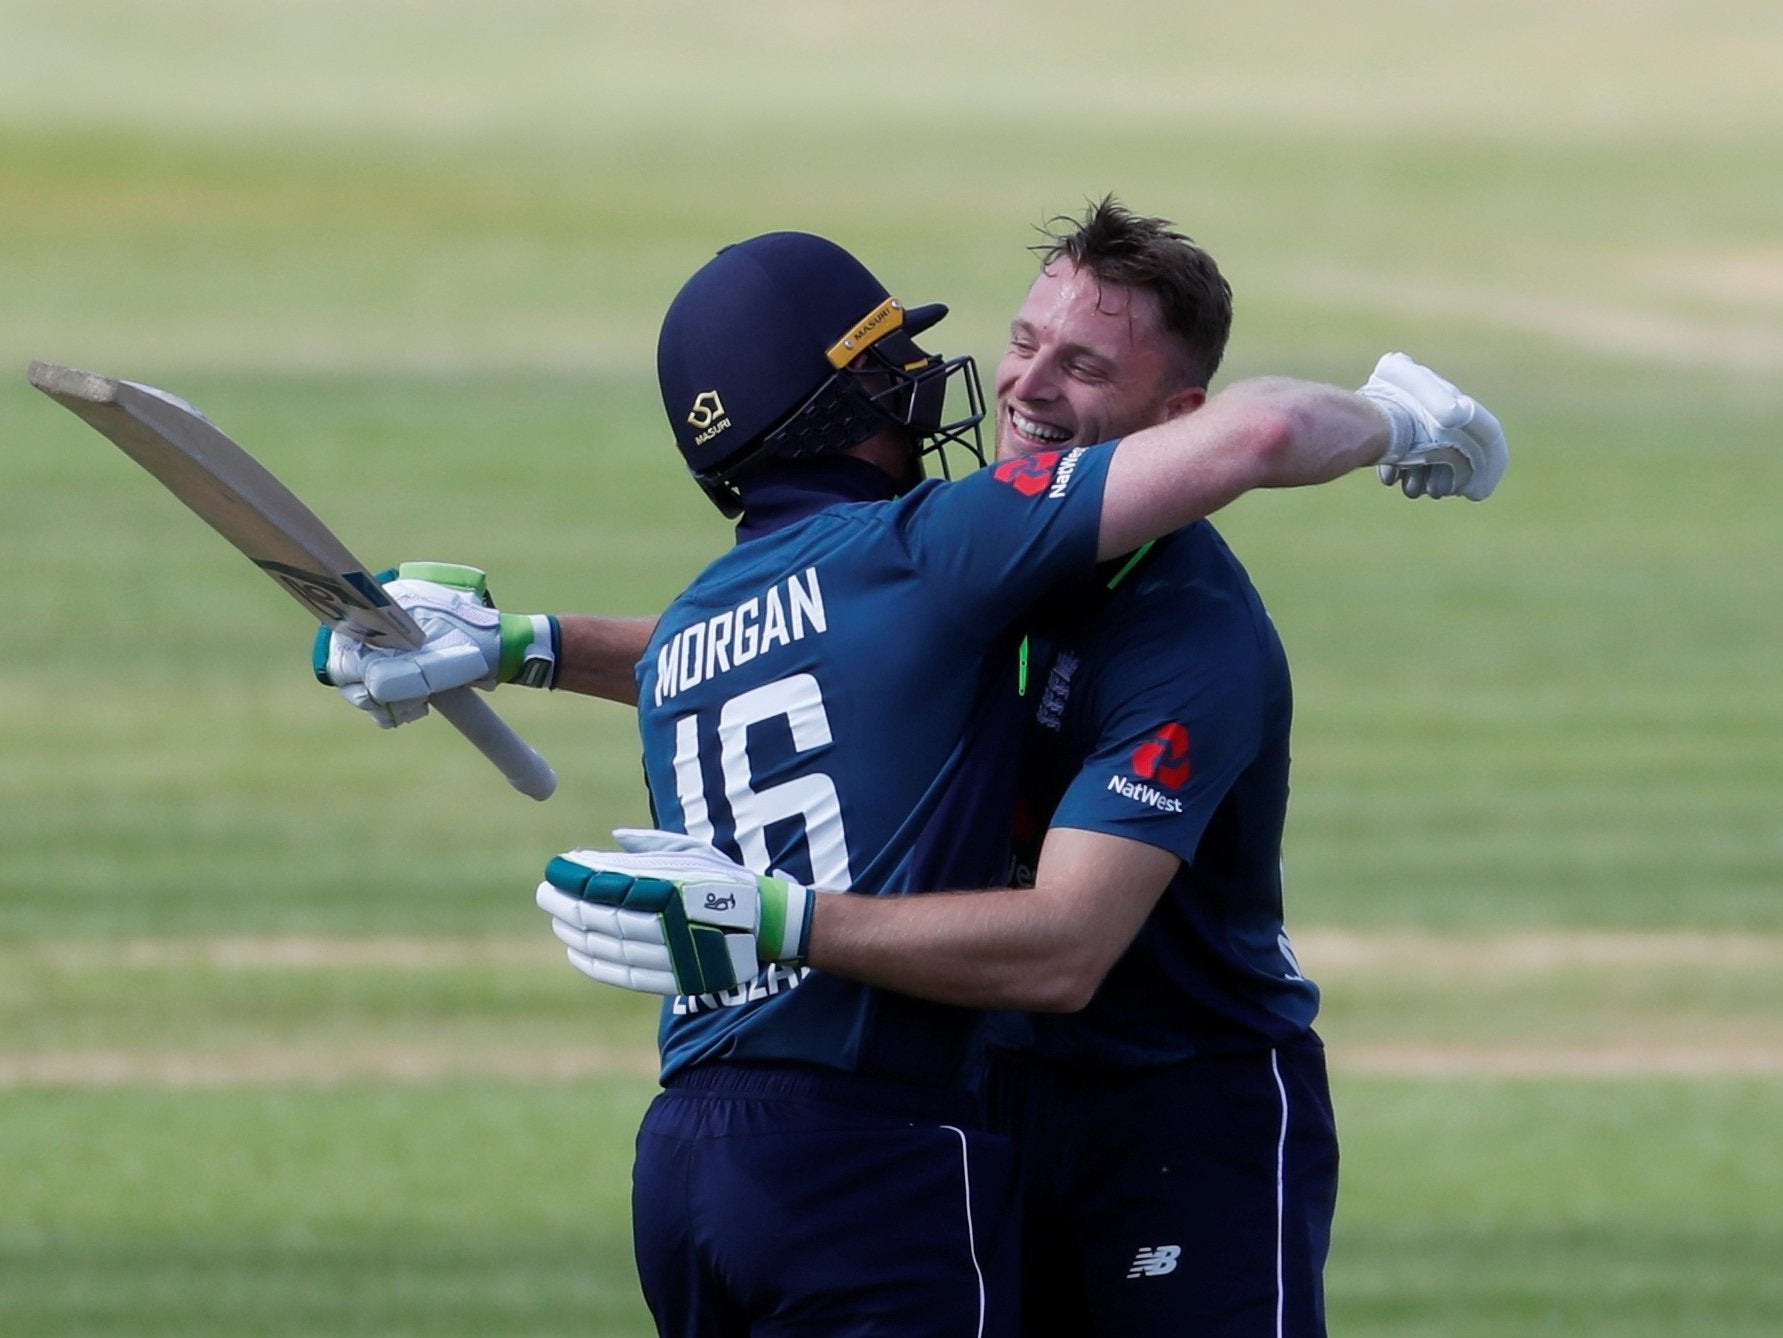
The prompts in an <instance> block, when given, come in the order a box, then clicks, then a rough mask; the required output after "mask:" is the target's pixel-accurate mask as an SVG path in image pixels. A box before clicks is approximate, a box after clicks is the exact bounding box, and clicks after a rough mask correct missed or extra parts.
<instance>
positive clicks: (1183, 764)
mask: <svg viewBox="0 0 1783 1338" xmlns="http://www.w3.org/2000/svg"><path fill="white" fill-rule="evenodd" d="M1133 771H1134V774H1135V775H1138V776H1139V777H1141V778H1142V779H1144V780H1149V781H1156V782H1157V783H1158V784H1159V785H1162V786H1163V787H1164V788H1165V789H1166V790H1180V789H1182V787H1183V786H1184V785H1186V784H1188V780H1189V771H1190V768H1189V731H1188V730H1186V729H1184V728H1183V727H1182V726H1181V725H1179V724H1177V723H1176V722H1175V721H1172V722H1171V723H1170V724H1168V725H1165V726H1164V728H1163V729H1161V730H1159V731H1158V732H1157V733H1156V734H1154V735H1152V737H1151V738H1149V739H1147V740H1146V741H1145V742H1144V743H1142V744H1140V745H1139V747H1137V748H1136V749H1134V750H1133Z"/></svg>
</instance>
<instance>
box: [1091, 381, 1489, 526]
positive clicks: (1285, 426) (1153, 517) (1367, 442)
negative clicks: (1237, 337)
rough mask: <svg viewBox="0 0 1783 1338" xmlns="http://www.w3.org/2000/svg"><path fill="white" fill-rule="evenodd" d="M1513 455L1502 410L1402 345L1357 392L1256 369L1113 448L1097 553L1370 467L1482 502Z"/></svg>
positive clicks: (1428, 491) (1409, 487) (1414, 491)
mask: <svg viewBox="0 0 1783 1338" xmlns="http://www.w3.org/2000/svg"><path fill="white" fill-rule="evenodd" d="M1507 460H1508V451H1507V449H1506V445H1505V437H1504V430H1503V428H1501V427H1500V426H1499V423H1498V420H1497V419H1496V418H1494V417H1493V416H1492V414H1491V413H1489V412H1488V411H1487V410H1486V408H1485V407H1484V406H1483V405H1481V404H1479V403H1478V402H1476V401H1475V400H1474V399H1473V398H1472V397H1471V396H1468V395H1465V394H1463V393H1462V392H1461V391H1460V390H1459V389H1457V388H1456V387H1455V386H1454V385H1453V384H1451V383H1450V382H1448V381H1446V380H1444V379H1443V378H1442V377H1441V376H1438V375H1437V374H1436V373H1435V372H1433V371H1431V370H1430V369H1429V368H1428V367H1424V366H1422V365H1421V364H1419V363H1416V362H1414V361H1412V359H1410V358H1408V357H1406V356H1405V354H1403V353H1389V354H1387V355H1386V356H1385V357H1383V358H1381V360H1380V361H1379V362H1378V363H1377V364H1376V366H1375V370H1374V374H1373V375H1372V376H1371V377H1369V379H1368V381H1367V383H1366V384H1365V385H1364V386H1363V387H1362V389H1361V390H1360V391H1355V392H1351V391H1347V390H1340V389H1338V388H1337V387H1336V386H1330V385H1322V384H1320V383H1318V382H1313V381H1297V380H1294V379H1293V378H1290V377H1276V376H1272V377H1256V378H1253V379H1251V380H1247V381H1239V382H1237V383H1235V384H1233V385H1232V386H1229V387H1228V388H1227V389H1225V390H1222V391H1221V392H1220V393H1219V394H1217V395H1214V396H1212V397H1210V398H1209V399H1208V401H1207V403H1206V404H1205V405H1203V406H1202V407H1201V408H1200V409H1199V410H1197V411H1196V412H1195V413H1192V414H1183V415H1179V416H1178V417H1176V418H1172V419H1170V420H1169V421H1168V422H1165V423H1161V424H1159V425H1158V426H1156V427H1151V428H1147V429H1146V430H1145V431H1143V432H1136V433H1134V434H1133V435H1132V436H1130V437H1127V438H1126V439H1124V440H1123V441H1122V442H1121V443H1120V444H1119V445H1118V446H1117V447H1116V448H1115V453H1114V459H1113V460H1111V461H1110V462H1109V467H1108V482H1107V485H1106V488H1105V491H1104V493H1103V502H1102V529H1101V535H1100V540H1099V543H1098V552H1099V556H1101V557H1102V558H1110V557H1118V556H1119V555H1120V554H1122V553H1129V552H1131V551H1132V550H1133V549H1135V548H1137V547H1138V546H1139V545H1140V544H1142V543H1145V542H1146V541H1147V540H1149V539H1155V538H1157V537H1159V536H1160V535H1163V534H1168V533H1169V532H1170V531H1172V530H1175V529H1180V528H1181V527H1182V526H1184V525H1187V524H1190V523H1191V522H1193V521H1196V520H1200V519H1201V518H1202V517H1204V516H1208V515H1211V514H1212V513H1213V512H1215V511H1217V510H1219V509H1220V508H1221V507H1223V506H1225V505H1226V504H1227V503H1228V502H1231V501H1233V500H1235V499H1236V498H1238V497H1239V496H1241V495H1243V494H1244V493H1246V492H1248V491H1250V490H1251V489H1253V488H1297V487H1304V486H1307V485H1311V484H1316V483H1328V482H1330V481H1331V480H1332V479H1336V478H1340V477H1342V476H1343V475H1344V474H1347V473H1349V472H1350V471H1351V470H1355V469H1360V468H1361V467H1363V466H1364V465H1378V466H1380V469H1381V478H1382V481H1383V482H1388V483H1395V482H1397V483H1400V484H1401V485H1402V486H1403V487H1404V489H1405V493H1406V495H1407V496H1408V497H1419V496H1429V497H1445V496H1451V495H1459V496H1462V497H1466V498H1469V499H1470V500H1472V501H1476V502H1477V501H1482V500H1484V499H1485V498H1486V497H1488V496H1489V495H1491V493H1492V491H1493V489H1494V488H1496V487H1497V486H1498V481H1499V479H1501V478H1502V477H1503V476H1504V470H1505V465H1506V462H1507Z"/></svg>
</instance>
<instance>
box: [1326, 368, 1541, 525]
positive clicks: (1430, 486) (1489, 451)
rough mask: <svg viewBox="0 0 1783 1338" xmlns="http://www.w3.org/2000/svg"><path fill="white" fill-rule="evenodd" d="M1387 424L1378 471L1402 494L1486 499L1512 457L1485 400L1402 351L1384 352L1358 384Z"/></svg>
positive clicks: (1500, 428)
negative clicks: (1364, 381) (1385, 445)
mask: <svg viewBox="0 0 1783 1338" xmlns="http://www.w3.org/2000/svg"><path fill="white" fill-rule="evenodd" d="M1360 393H1361V394H1362V395H1363V396H1364V397H1365V398H1367V399H1369V400H1372V401H1373V402H1374V403H1375V404H1376V405H1377V406H1379V408H1380V409H1381V411H1382V412H1383V413H1384V414H1385V415H1386V418H1387V421H1388V423H1389V425H1390V427H1391V430H1392V440H1391V443H1390V445H1389V446H1388V449H1387V453H1386V454H1385V455H1384V456H1383V457H1382V458H1381V461H1380V463H1379V465H1378V466H1377V470H1376V473H1377V474H1378V476H1379V478H1380V480H1381V482H1382V483H1385V484H1389V485H1391V484H1393V483H1395V482H1397V483H1398V484H1399V485H1400V488H1401V490H1402V491H1403V492H1404V493H1405V495H1406V496H1407V497H1423V496H1428V497H1433V498H1434V497H1451V496H1456V495H1459V496H1462V497H1466V498H1468V499H1469V500H1471V501H1476V502H1479V501H1484V500H1485V499H1486V498H1487V497H1490V496H1491V495H1492V492H1493V490H1494V489H1496V488H1497V487H1498V483H1499V480H1500V479H1502V478H1503V477H1504V472H1505V468H1506V466H1507V464H1508V463H1509V459H1510V453H1509V450H1508V448H1507V446H1506V444H1505V437H1504V429H1503V427H1502V426H1501V425H1500V424H1499V422H1498V419H1497V418H1496V417H1494V416H1493V415H1492V414H1491V413H1490V412H1489V411H1488V410H1487V409H1486V408H1485V406H1484V405H1482V404H1480V403H1479V402H1478V401H1477V400H1475V399H1473V397H1472V396H1470V395H1466V394H1463V393H1462V392H1461V391H1460V390H1459V389H1457V388H1456V387H1455V386H1454V385H1453V384H1452V383H1450V382H1449V381H1446V380H1444V379H1443V378H1442V377H1441V376H1439V375H1437V373H1435V372H1433V371H1431V370H1430V368H1428V367H1425V366H1423V365H1422V364H1420V363H1417V362H1414V361H1413V360H1412V359H1411V358H1409V357H1407V356H1406V355H1405V354H1403V353H1388V354H1386V355H1385V356H1383V357H1382V358H1381V360H1380V361H1379V363H1377V364H1376V366H1375V369H1374V374H1373V375H1372V376H1370V377H1369V379H1368V382H1367V384H1365V385H1364V386H1363V387H1362V389H1361V392H1360Z"/></svg>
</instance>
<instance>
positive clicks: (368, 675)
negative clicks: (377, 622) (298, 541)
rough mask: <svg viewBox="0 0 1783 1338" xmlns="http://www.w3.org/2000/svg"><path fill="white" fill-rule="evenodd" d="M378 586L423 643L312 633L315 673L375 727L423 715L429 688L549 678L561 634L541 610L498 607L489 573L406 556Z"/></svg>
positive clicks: (534, 682)
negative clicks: (377, 643) (394, 646)
mask: <svg viewBox="0 0 1783 1338" xmlns="http://www.w3.org/2000/svg"><path fill="white" fill-rule="evenodd" d="M384 591H385V593H386V594H388V595H389V596H390V598H391V599H393V600H395V601H396V602H397V603H398V604H400V605H401V606H402V607H403V608H404V609H405V610H407V612H408V613H409V615H410V616H411V617H412V618H414V620H415V621H416V622H417V623H419V624H420V626H421V630H422V631H423V632H425V633H426V634H427V643H426V644H425V645H424V646H422V647H421V648H420V649H419V650H380V649H375V648H373V647H370V646H366V645H364V644H362V643H360V642H357V641H354V640H352V639H351V638H349V637H343V636H337V635H335V634H334V632H332V631H331V630H330V629H329V628H327V627H323V628H321V629H319V630H318V632H317V634H316V643H315V648H314V653H313V658H312V665H313V667H314V669H315V671H316V677H317V678H319V679H320V680H321V681H322V682H324V683H326V684H328V685H330V686H331V687H335V688H339V689H340V694H341V696H343V697H345V698H346V699H347V701H349V702H350V703H352V704H353V705H354V706H356V707H358V708H359V709H360V710H362V711H364V712H366V713H367V714H368V715H370V716H371V718H372V720H373V721H374V722H375V723H376V724H377V725H378V727H379V728H381V729H390V728H393V727H394V726H397V725H406V724H407V723H408V722H409V721H411V720H419V719H420V718H421V717H422V716H424V715H426V714H427V699H428V698H429V697H431V696H433V695H434V694H435V693H439V692H448V691H450V690H451V689H453V688H461V687H465V686H466V685H473V686H476V687H479V688H484V689H489V688H493V687H495V686H496V684H498V683H522V684H525V685H526V686H529V687H550V686H552V684H553V682H554V681H555V679H556V675H557V662H558V654H559V644H560V634H559V631H558V627H557V620H556V619H555V618H552V617H550V616H548V615H545V614H514V613H502V612H501V611H499V610H498V609H496V607H495V606H494V604H493V603H492V601H491V600H490V597H489V586H488V579H487V577H485V575H484V574H483V572H482V571H480V570H479V569H477V568H476V567H463V566H457V565H455V564H451V563H444V562H405V563H403V564H402V566H400V567H398V568H397V570H396V579H395V580H392V581H388V582H386V583H385V584H384Z"/></svg>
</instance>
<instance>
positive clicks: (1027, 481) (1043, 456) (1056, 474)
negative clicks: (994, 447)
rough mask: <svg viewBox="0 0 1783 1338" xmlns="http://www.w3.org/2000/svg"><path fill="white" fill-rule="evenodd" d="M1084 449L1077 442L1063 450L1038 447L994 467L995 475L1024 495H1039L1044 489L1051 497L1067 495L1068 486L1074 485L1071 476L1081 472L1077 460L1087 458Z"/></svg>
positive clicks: (992, 473)
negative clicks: (1041, 449) (1046, 449)
mask: <svg viewBox="0 0 1783 1338" xmlns="http://www.w3.org/2000/svg"><path fill="white" fill-rule="evenodd" d="M1083 449H1084V448H1083V447H1081V446H1076V447H1073V448H1072V449H1071V450H1069V451H1066V452H1064V453H1063V454H1060V453H1059V452H1058V451H1038V452H1036V453H1035V454H1033V455H1023V456H1020V457H1018V458H1016V459H1014V460H1005V461H1004V462H1003V463H1002V464H1000V465H998V466H997V467H996V468H995V469H994V470H992V471H991V475H992V477H993V478H995V479H996V480H997V482H999V483H1007V484H1008V485H1009V486H1010V487H1012V488H1014V489H1015V490H1016V491H1017V492H1019V493H1020V494H1021V495H1022V496H1023V497H1038V496H1039V495H1040V494H1041V493H1043V492H1044V493H1045V494H1046V495H1047V496H1048V497H1049V498H1050V497H1063V496H1064V495H1065V489H1067V488H1069V487H1070V486H1071V476H1072V475H1073V474H1074V473H1076V472H1077V462H1078V461H1079V460H1080V459H1082V458H1083Z"/></svg>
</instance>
